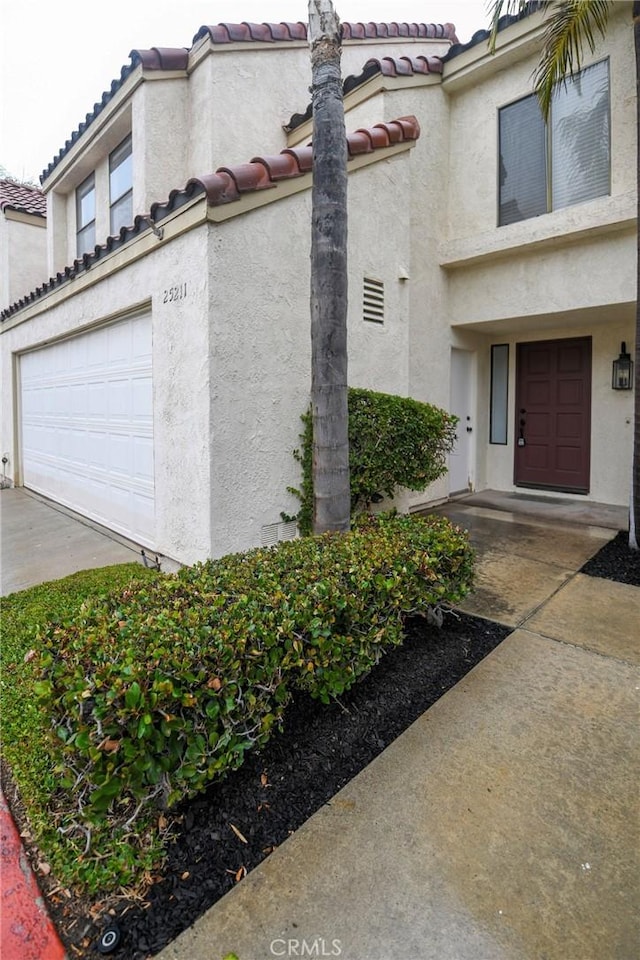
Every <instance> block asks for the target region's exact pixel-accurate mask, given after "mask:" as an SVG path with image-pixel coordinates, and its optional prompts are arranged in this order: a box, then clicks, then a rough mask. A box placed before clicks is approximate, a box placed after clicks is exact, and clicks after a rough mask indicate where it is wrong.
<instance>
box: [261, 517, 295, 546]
mask: <svg viewBox="0 0 640 960" xmlns="http://www.w3.org/2000/svg"><path fill="white" fill-rule="evenodd" d="M260 532H261V540H262V546H263V547H275V545H276V543H280V542H281V541H282V540H295V539H296V537H297V536H298V524H297V523H296V522H295V520H292V521H290V522H288V523H267V524H266V525H265V526H264V527H263V528H262V530H261V531H260Z"/></svg>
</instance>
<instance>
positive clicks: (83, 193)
mask: <svg viewBox="0 0 640 960" xmlns="http://www.w3.org/2000/svg"><path fill="white" fill-rule="evenodd" d="M344 29H345V37H346V36H347V34H348V35H349V39H345V50H346V51H347V55H346V58H345V59H346V62H348V59H349V56H352V57H353V58H354V62H357V63H358V74H361V73H362V68H363V66H364V64H365V63H366V61H367V60H368V59H370V57H371V54H373V53H376V52H377V53H378V54H379V58H378V59H379V60H380V61H382V56H381V55H382V53H385V52H387V51H391V52H393V51H404V53H405V54H406V53H408V54H411V56H412V58H413V59H414V60H415V64H416V69H417V71H418V72H419V73H420V72H422V73H429V72H430V71H431V70H436V71H437V70H439V69H441V65H440V60H439V59H437V57H436V56H435V54H436V53H438V52H439V53H440V54H442V53H444V52H445V51H446V50H448V49H449V48H450V47H451V43H452V41H453V40H454V39H455V34H454V31H453V27H452V26H451V25H445V26H444V27H442V26H434V25H431V24H429V25H425V24H366V25H362V24H353V25H348V24H347V25H344ZM305 36H306V31H305V29H304V25H301V24H298V25H286V24H285V25H282V24H281V25H257V26H256V25H247V24H241V25H235V26H234V25H225V26H224V27H219V28H205V29H204V30H201V31H199V33H198V34H197V35H196V38H195V41H194V46H193V48H192V49H191V50H190V51H167V50H162V51H156V50H152V51H139V52H137V53H135V54H134V55H133V57H132V63H131V65H130V67H129V68H127V69H126V70H125V71H124V72H123V75H122V77H121V79H120V81H118V82H117V83H115V84H114V85H113V86H112V88H111V90H110V91H109V93H108V94H105V96H104V97H103V100H102V103H101V104H100V105H97V106H96V107H95V108H94V111H93V113H92V114H90V115H88V116H87V119H86V122H85V124H83V125H82V127H81V129H80V130H79V131H78V132H77V133H76V135H75V136H73V137H72V138H71V139H70V141H69V142H68V143H67V144H65V147H64V148H63V150H62V151H61V152H60V154H59V156H58V157H57V158H56V159H55V160H54V162H53V164H51V165H50V167H49V168H48V169H47V170H46V171H45V172H44V174H43V178H42V179H43V187H44V189H45V191H46V192H48V194H49V204H50V205H49V211H50V218H51V219H52V220H53V221H54V223H53V226H52V230H51V235H52V238H51V242H50V248H49V249H50V256H51V258H52V259H51V262H52V263H58V264H62V263H64V262H65V258H66V263H67V264H68V265H67V266H64V267H63V266H60V267H59V268H56V270H55V272H54V273H53V275H52V276H51V278H50V280H49V281H47V282H46V283H45V284H43V285H42V286H40V287H38V288H36V290H35V291H33V292H32V293H31V294H29V295H28V296H27V297H25V298H23V299H22V300H20V301H19V302H18V303H17V304H15V305H14V306H13V307H12V308H11V309H10V310H8V311H7V312H6V313H5V315H4V316H3V324H2V380H3V399H4V400H6V405H4V406H3V443H4V449H6V450H8V451H10V464H9V469H10V471H11V475H12V477H13V479H14V482H16V483H18V484H23V485H25V486H26V487H29V488H30V489H32V490H35V491H37V492H39V493H42V494H44V495H46V496H49V497H51V498H53V499H54V500H58V501H60V502H62V503H64V504H66V505H67V506H70V507H72V508H73V509H76V510H78V511H79V512H81V513H84V514H86V515H88V516H90V517H92V518H93V519H95V520H97V521H99V522H101V523H104V524H105V525H106V526H109V527H111V528H113V529H115V530H117V531H119V532H120V533H122V534H124V535H126V536H129V537H130V538H131V539H133V540H135V541H136V542H139V543H141V544H143V545H145V546H147V547H151V548H153V549H155V550H157V551H159V552H161V553H164V554H166V555H168V556H171V557H175V558H176V559H179V560H194V559H197V558H200V557H205V556H209V555H211V554H215V553H221V552H225V551H227V550H230V549H239V548H243V547H247V546H250V545H252V544H254V543H256V542H260V540H261V539H264V540H266V541H268V540H270V539H271V538H273V536H274V535H275V536H277V535H279V533H280V531H281V525H280V522H279V521H280V514H281V512H282V511H283V510H285V511H287V512H292V511H293V510H294V509H295V507H296V502H295V500H294V499H293V498H292V497H291V495H290V494H288V493H287V492H286V488H287V486H290V485H295V484H296V483H297V480H298V476H297V474H298V471H297V465H296V464H295V461H294V460H293V458H292V457H291V451H292V450H293V448H294V447H295V446H296V445H297V442H298V433H299V429H300V421H299V415H300V414H301V413H302V412H303V411H304V409H305V408H306V405H307V402H308V383H309V363H310V344H309V334H308V291H309V256H308V251H309V239H310V238H309V222H310V185H311V149H310V148H309V147H307V146H300V147H292V148H290V149H289V148H287V149H285V152H284V153H283V154H279V153H277V152H275V151H277V150H280V149H282V148H286V147H287V139H286V133H285V131H284V129H283V123H284V122H286V121H287V120H288V118H289V117H290V116H291V110H292V109H295V107H296V106H297V105H298V104H300V103H302V104H304V103H305V101H306V97H307V96H308V93H307V91H308V86H309V74H310V64H309V51H308V44H307V43H306V39H304V38H305ZM287 37H288V39H287ZM247 46H249V47H250V48H251V49H249V50H247ZM203 49H204V52H203ZM232 50H235V51H236V52H237V54H238V56H239V57H240V59H241V60H242V63H243V69H242V70H237V76H236V73H235V72H234V71H233V70H232V69H231V66H232V65H233V64H234V62H235V60H234V58H232V57H230V56H229V53H230V51H232ZM350 51H351V52H350ZM249 53H251V54H252V56H254V57H255V56H257V54H258V53H260V54H261V59H260V58H259V63H260V65H261V68H260V71H259V74H258V76H257V77H253V79H252V78H251V77H249V80H248V79H247V76H248V74H249V73H250V71H248V70H247V68H246V66H244V65H245V64H246V62H247V61H246V60H244V59H242V58H243V57H245V56H246V55H247V54H249ZM216 56H218V57H224V58H226V59H225V60H224V62H223V65H222V66H220V67H218V75H217V78H216V77H213V78H212V71H214V67H213V66H212V64H214V62H215V60H216ZM356 57H357V59H355V58H356ZM290 62H293V63H294V65H295V63H298V64H300V63H302V62H304V64H305V65H306V75H305V77H304V83H303V84H301V89H300V90H298V89H296V88H295V82H294V83H293V87H292V81H296V73H295V71H293V73H291V72H288V70H287V64H288V63H290ZM185 64H186V67H185ZM230 65H231V66H230ZM178 67H179V68H180V69H181V70H182V71H183V75H182V76H173V73H179V70H178V69H177V68H178ZM370 69H380V67H379V64H378V65H377V66H376V65H375V64H374V65H373V67H372V68H370ZM185 70H186V76H185V75H184V71H185ZM166 71H169V73H170V74H171V75H169V76H167V75H166ZM409 72H410V73H413V68H412V69H411V70H409ZM202 77H204V78H205V81H206V83H205V81H202ZM229 77H231V80H229ZM149 78H151V79H150V82H147V81H148V80H149ZM194 78H195V79H194ZM196 80H197V81H198V82H196ZM214 80H215V82H214ZM223 81H225V82H228V84H229V85H230V86H231V88H232V89H233V90H234V91H235V92H234V99H233V102H234V103H238V104H241V105H242V111H240V112H238V111H231V112H232V114H233V116H234V123H233V124H229V123H228V122H227V128H228V136H229V138H230V139H231V140H232V141H240V140H242V139H243V138H244V141H243V142H244V143H245V144H246V152H245V159H246V158H247V154H248V156H249V157H252V156H254V155H255V154H256V152H257V151H258V150H260V153H259V156H258V158H255V157H254V161H253V162H249V163H244V164H237V163H236V164H234V163H231V164H228V165H227V166H225V167H224V168H222V167H218V168H217V171H218V172H213V171H211V170H210V172H205V173H204V174H202V173H200V176H198V177H195V176H193V174H194V173H195V172H196V170H197V168H195V169H193V168H191V169H189V168H188V167H187V166H186V165H185V167H184V168H183V169H182V172H181V175H180V176H178V172H179V170H180V164H181V163H183V162H184V163H185V164H187V163H188V164H191V163H195V162H197V161H194V160H193V159H192V157H193V155H194V154H195V153H196V152H197V151H198V150H199V151H200V152H202V150H203V146H202V144H201V143H200V139H201V138H202V136H203V130H204V132H205V133H206V134H207V136H209V133H210V134H211V136H213V134H214V133H215V134H216V135H219V127H221V125H222V119H221V118H222V117H223V116H224V115H225V113H228V112H229V105H228V103H229V101H228V100H227V99H226V96H225V95H226V94H228V90H227V89H225V83H223ZM203 83H204V85H205V87H206V88H207V89H208V91H209V92H208V95H207V96H208V100H207V102H206V104H205V103H203V97H204V94H203V93H202V86H203ZM234 83H235V87H234V86H233V84H234ZM238 84H244V85H245V88H242V87H241V86H238ZM247 85H248V86H247ZM356 85H357V84H356ZM265 86H266V87H267V88H268V89H271V90H277V89H281V90H282V91H284V93H283V94H282V95H281V96H282V97H283V98H284V94H285V93H286V95H287V98H288V102H289V106H288V108H287V112H286V113H284V114H282V115H280V116H279V117H278V123H277V124H275V121H274V123H273V128H271V125H270V124H268V125H265V120H264V116H263V115H262V114H263V113H264V112H265V111H262V113H261V112H260V111H258V112H257V113H256V115H255V118H254V114H253V107H254V106H255V102H256V97H257V96H259V92H258V90H257V87H265ZM254 88H255V89H254ZM162 89H165V90H166V91H167V99H165V101H164V109H162V108H161V104H162V98H161V95H160V91H161V90H162ZM145 90H146V92H145ZM274 96H275V94H274ZM150 98H154V103H155V108H154V109H151V108H150V107H149V103H150ZM176 98H177V99H176ZM177 100H178V101H179V102H180V103H181V104H182V108H183V112H184V113H185V115H188V116H190V117H191V118H192V121H193V117H194V116H195V115H198V116H200V114H201V113H202V114H206V113H207V112H208V113H209V114H211V115H213V116H214V117H216V118H217V119H218V120H219V121H220V123H219V124H218V125H216V124H215V123H213V122H212V124H211V127H210V128H209V127H208V126H207V120H206V118H205V119H203V122H202V125H201V126H202V129H201V128H200V126H198V124H197V123H195V121H193V122H192V127H193V128H194V129H191V128H189V130H188V133H189V137H190V141H189V142H190V143H191V144H192V145H191V146H189V149H184V144H183V145H182V146H181V147H180V150H181V151H182V152H181V153H180V154H179V156H178V157H177V159H176V156H177V154H174V160H175V162H174V163H173V165H172V163H171V162H169V160H168V157H169V156H170V154H171V150H172V149H173V147H172V146H171V145H167V146H166V147H165V146H164V139H165V137H167V138H175V137H176V131H175V130H174V129H173V128H172V124H171V120H172V118H174V117H176V116H177V115H179V114H180V110H179V109H178V107H177V106H176V102H177ZM282 102H284V99H283V100H282ZM205 105H206V106H207V107H208V111H205V110H204V106H205ZM150 117H153V118H154V120H153V123H152V122H151V121H150V119H149V118H150ZM271 119H273V118H271ZM376 119H377V120H379V119H381V118H379V117H378V118H376ZM249 120H250V121H251V122H249ZM163 124H164V126H163ZM251 124H253V125H254V127H255V129H252V127H251ZM267 129H268V135H267V132H266V130H267ZM137 130H138V133H136V131H137ZM207 131H209V132H207ZM207 136H205V137H204V139H205V141H206V139H207ZM418 136H419V127H418V124H417V123H416V121H415V119H414V118H409V119H408V120H406V121H405V120H402V121H400V122H394V123H387V124H381V125H379V126H376V127H375V129H374V128H373V126H371V128H369V129H368V130H365V132H364V133H359V134H356V135H353V136H350V137H349V147H350V152H351V154H352V159H351V161H350V171H351V178H352V188H351V198H352V199H351V203H352V206H353V207H354V209H362V210H365V211H367V212H366V216H365V217H364V218H363V219H362V221H361V223H360V224H357V223H355V222H354V223H352V225H351V252H352V264H353V266H354V269H356V271H357V275H358V276H359V277H361V278H363V277H364V276H365V275H366V276H368V277H370V279H372V280H373V281H374V283H375V281H378V282H379V278H380V277H383V278H384V277H386V276H389V275H390V276H393V278H394V283H393V285H392V287H390V288H389V289H388V290H386V291H385V293H384V295H385V310H387V311H388V316H392V317H393V324H388V325H387V327H385V329H384V330H383V331H382V334H381V335H379V336H378V335H376V334H375V333H374V334H372V332H371V330H370V329H367V328H366V327H364V328H363V327H362V326H361V325H360V324H359V321H360V319H361V317H360V311H359V307H358V302H359V298H356V299H355V300H354V301H353V306H352V309H353V310H354V311H355V314H354V323H353V324H352V331H353V333H352V340H353V344H354V345H353V348H352V357H353V358H359V359H353V362H352V371H353V376H354V378H355V379H354V382H359V381H360V382H366V384H367V385H370V386H373V385H377V386H378V387H379V388H382V389H387V390H393V391H397V392H402V393H406V392H407V390H408V381H407V376H406V357H407V355H408V352H409V346H408V330H409V323H408V297H407V293H406V289H405V287H406V284H405V282H404V281H403V280H402V279H398V277H399V275H400V273H402V272H403V271H404V270H406V267H403V266H402V264H406V263H407V262H408V261H409V257H410V249H409V243H410V237H409V234H408V232H407V230H406V227H405V224H404V222H403V220H402V218H398V216H397V210H398V209H405V210H408V209H410V205H411V201H410V196H409V192H408V190H409V184H410V177H409V176H408V172H405V173H401V172H400V171H399V170H397V171H396V172H395V173H394V172H393V170H395V168H396V167H397V166H398V165H399V164H402V163H403V162H404V160H405V159H406V155H407V153H408V151H409V150H410V149H411V148H412V147H413V146H414V145H415V143H416V140H417V138H418ZM251 138H255V139H254V140H253V142H252V143H251V145H250V146H249V141H250V139H251ZM129 144H130V146H129ZM138 144H139V145H138ZM205 145H206V144H205ZM265 146H266V148H267V149H264V147H265ZM228 147H229V152H230V154H231V155H236V156H237V153H235V151H236V150H237V149H238V148H237V146H236V145H235V143H230V144H229V145H228ZM260 148H262V149H260ZM208 149H209V150H210V151H211V150H212V148H211V144H209V145H208ZM268 151H272V152H271V153H269V152H268ZM190 157H191V159H190ZM185 158H186V160H185ZM202 162H205V161H202ZM207 162H208V161H207ZM136 164H138V165H139V169H141V171H142V172H141V173H140V175H139V176H138V174H137V173H136V169H138V167H137V166H136ZM152 168H153V171H154V174H153V175H154V176H157V177H158V178H165V179H164V181H163V194H161V196H160V199H161V200H162V199H163V198H165V197H167V196H168V200H166V202H163V203H152V204H150V205H147V206H146V207H143V208H142V209H143V210H145V209H146V210H149V213H148V214H147V215H146V216H140V215H138V216H135V217H133V224H132V225H131V226H130V227H125V226H122V227H121V228H120V230H119V232H118V233H117V234H116V235H109V234H111V233H112V231H111V221H110V216H111V215H112V214H113V209H112V208H113V207H114V206H115V207H116V208H117V207H118V206H119V204H120V202H121V201H122V205H123V206H125V205H126V202H128V201H127V197H126V195H127V190H125V189H124V187H125V186H126V183H127V174H128V177H129V185H130V186H129V190H130V195H131V196H132V200H131V204H132V209H133V210H136V211H139V210H140V207H139V206H138V200H137V199H136V197H137V193H136V184H137V183H138V182H140V183H142V184H143V186H141V187H140V195H141V196H143V197H144V198H145V202H147V199H148V198H147V194H146V193H145V190H146V189H147V188H146V186H145V185H144V184H145V183H146V180H145V177H146V176H147V173H146V172H145V171H150V170H151V169H152ZM391 168H393V170H392V169H391ZM174 176H175V177H176V178H177V179H173V178H174ZM150 177H151V174H149V177H148V178H147V179H149V178H150ZM189 177H190V178H191V179H189ZM185 180H186V181H187V183H186V187H184V184H185ZM112 181H115V182H116V189H115V193H114V194H112V193H110V189H111V186H112ZM155 182H156V184H158V183H159V182H160V179H157V180H156V181H155ZM131 184H132V186H131ZM157 189H160V187H159V186H157ZM358 195H360V199H359V200H358V199H356V198H357V197H358ZM370 198H376V200H375V202H370ZM149 207H150V209H149ZM127 216H130V214H127ZM93 233H94V235H92V234H93ZM107 235H109V236H108V239H106V242H104V243H98V244H97V245H96V244H95V239H97V238H98V237H100V236H102V237H103V238H104V237H106V236H107ZM380 236H384V237H385V243H384V244H380V243H378V242H377V238H379V237H380ZM87 244H88V245H89V248H90V250H91V252H87V251H85V252H83V253H82V255H81V256H77V255H76V254H77V253H80V251H81V250H84V247H85V246H86V245H87ZM398 264H400V266H399V265H398ZM362 282H363V280H362V279H361V280H360V284H359V285H361V284H362ZM376 291H379V286H378V287H376ZM378 295H379V294H378ZM374 325H375V324H374V323H373V322H372V321H369V322H368V323H367V327H368V328H371V327H373V326H374ZM376 371H377V372H378V373H376Z"/></svg>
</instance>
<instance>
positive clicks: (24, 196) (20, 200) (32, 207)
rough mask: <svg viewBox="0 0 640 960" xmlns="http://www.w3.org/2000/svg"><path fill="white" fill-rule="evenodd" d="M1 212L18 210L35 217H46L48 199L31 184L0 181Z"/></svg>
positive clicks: (6, 180) (7, 180)
mask: <svg viewBox="0 0 640 960" xmlns="http://www.w3.org/2000/svg"><path fill="white" fill-rule="evenodd" d="M0 210H18V211H19V212H20V213H30V214H32V215H33V216H34V217H46V215H47V198H46V197H45V195H44V194H43V193H42V191H41V190H39V189H38V187H33V186H31V184H28V183H16V181H15V180H9V179H0Z"/></svg>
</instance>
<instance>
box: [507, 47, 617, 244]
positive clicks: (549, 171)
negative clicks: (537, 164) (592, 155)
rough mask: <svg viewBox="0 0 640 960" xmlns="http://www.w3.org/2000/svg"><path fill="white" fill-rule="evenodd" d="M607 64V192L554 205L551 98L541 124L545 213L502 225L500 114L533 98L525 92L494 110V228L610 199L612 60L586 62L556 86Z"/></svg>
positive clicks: (607, 58)
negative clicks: (602, 198) (591, 201)
mask: <svg viewBox="0 0 640 960" xmlns="http://www.w3.org/2000/svg"><path fill="white" fill-rule="evenodd" d="M603 63H604V64H606V70H607V99H608V104H607V109H608V118H609V123H608V136H609V143H608V178H607V180H608V182H607V192H606V193H601V194H598V195H597V196H594V197H590V198H589V200H579V201H577V202H576V203H573V204H567V205H564V206H560V207H554V206H553V151H552V144H551V141H552V133H553V128H552V123H551V117H552V111H553V99H552V101H551V106H550V112H549V116H548V118H547V119H546V120H545V119H544V118H542V115H541V118H542V122H543V124H544V139H545V160H546V162H545V194H546V210H545V212H544V213H539V214H532V216H530V217H522V218H521V219H520V220H511V221H509V222H507V223H501V219H500V218H501V207H502V204H501V183H500V165H501V158H502V153H501V136H500V133H501V124H500V114H501V112H502V111H503V110H506V109H508V108H509V107H513V106H515V105H516V104H518V103H523V102H524V101H526V100H531V99H535V98H536V94H535V93H528V94H525V95H524V96H521V97H515V98H514V99H513V100H510V101H509V102H508V103H503V104H501V105H500V106H499V107H498V108H497V123H496V140H497V143H496V147H497V163H496V208H497V209H496V226H497V227H508V226H511V225H512V224H514V223H524V222H525V221H526V220H535V219H536V218H537V217H539V216H544V215H545V214H549V213H555V212H557V211H558V210H566V209H567V208H568V207H570V206H577V205H578V204H579V203H588V202H589V201H590V200H596V199H598V197H603V196H611V60H610V57H608V56H607V57H602V58H601V59H600V60H594V62H593V63H588V64H586V65H585V66H584V67H582V68H581V69H580V70H579V71H577V72H576V73H575V75H574V77H567V80H566V81H562V80H560V81H558V84H559V85H561V86H565V85H566V84H567V83H573V82H575V80H576V78H577V77H579V76H580V75H581V74H583V73H584V72H585V71H587V70H589V69H591V68H592V67H596V66H599V65H600V64H603Z"/></svg>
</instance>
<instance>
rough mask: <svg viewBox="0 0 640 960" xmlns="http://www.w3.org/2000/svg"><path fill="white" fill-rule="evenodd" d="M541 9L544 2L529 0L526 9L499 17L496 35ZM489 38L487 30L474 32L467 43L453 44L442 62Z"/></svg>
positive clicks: (542, 0) (489, 34) (485, 41)
mask: <svg viewBox="0 0 640 960" xmlns="http://www.w3.org/2000/svg"><path fill="white" fill-rule="evenodd" d="M543 7H544V0H529V3H528V4H527V5H526V7H523V8H522V10H520V11H519V12H518V13H514V14H505V15H504V16H503V17H500V19H499V20H498V33H500V32H501V31H502V30H505V29H506V28H507V27H510V26H511V25H512V24H514V23H517V22H518V21H519V20H524V19H525V17H530V16H531V14H532V13H536V11H538V10H541V9H542V8H543ZM490 36H491V33H490V31H489V30H476V32H475V33H474V35H473V36H472V37H471V40H469V42H468V43H455V42H454V44H453V46H452V47H451V49H450V50H448V51H447V53H446V55H445V56H444V57H443V58H442V62H443V63H446V62H447V61H448V60H453V58H454V57H457V56H458V55H459V54H461V53H464V51H465V50H469V49H470V48H471V47H476V46H478V44H479V43H487V41H488V40H489V37H490Z"/></svg>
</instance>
